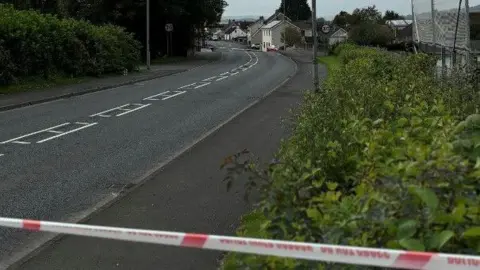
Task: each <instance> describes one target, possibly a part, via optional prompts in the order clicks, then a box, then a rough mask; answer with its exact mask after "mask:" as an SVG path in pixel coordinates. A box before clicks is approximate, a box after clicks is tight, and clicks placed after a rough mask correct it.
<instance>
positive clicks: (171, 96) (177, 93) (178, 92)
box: [162, 91, 187, 100]
mask: <svg viewBox="0 0 480 270" xmlns="http://www.w3.org/2000/svg"><path fill="white" fill-rule="evenodd" d="M174 92H176V93H175V94H173V95H170V96H167V97H164V98H162V100H167V99H169V98H173V97H176V96H179V95H182V94H185V93H186V92H187V91H174Z"/></svg>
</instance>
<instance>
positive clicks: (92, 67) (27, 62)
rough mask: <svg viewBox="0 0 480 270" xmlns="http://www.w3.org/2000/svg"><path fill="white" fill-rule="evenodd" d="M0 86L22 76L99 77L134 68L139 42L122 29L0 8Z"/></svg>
mask: <svg viewBox="0 0 480 270" xmlns="http://www.w3.org/2000/svg"><path fill="white" fill-rule="evenodd" d="M0 36H1V37H2V39H1V41H0V86H6V85H11V84H15V83H18V82H20V81H22V80H23V79H25V78H29V79H30V78H32V77H39V78H43V79H50V78H52V77H55V76H59V75H60V76H64V77H81V76H86V75H88V76H99V75H102V74H107V73H123V71H124V70H128V71H131V70H133V69H134V68H136V67H137V65H138V64H139V61H140V43H139V42H137V41H136V40H135V39H134V37H133V35H132V34H130V33H127V32H125V31H124V30H123V29H122V28H120V27H117V26H113V25H105V26H95V25H92V24H90V23H88V22H86V21H80V20H74V19H59V18H57V17H55V16H52V15H42V14H40V13H38V12H36V11H32V10H28V11H27V10H24V11H20V10H16V9H14V8H13V6H11V5H0Z"/></svg>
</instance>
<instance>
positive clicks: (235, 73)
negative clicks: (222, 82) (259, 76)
mask: <svg viewBox="0 0 480 270" xmlns="http://www.w3.org/2000/svg"><path fill="white" fill-rule="evenodd" d="M238 73H240V72H238V71H237V72H234V73H232V74H230V76H234V75H237V74H238Z"/></svg>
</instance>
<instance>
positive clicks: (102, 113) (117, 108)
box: [90, 103, 130, 117]
mask: <svg viewBox="0 0 480 270" xmlns="http://www.w3.org/2000/svg"><path fill="white" fill-rule="evenodd" d="M127 106H130V104H129V103H127V104H124V105H122V106H118V107H115V108H112V109H108V110H106V111H103V112H99V113H96V114H92V115H90V117H95V116H100V117H110V115H105V114H106V113H108V112H112V111H116V110H119V109H121V108H124V107H127Z"/></svg>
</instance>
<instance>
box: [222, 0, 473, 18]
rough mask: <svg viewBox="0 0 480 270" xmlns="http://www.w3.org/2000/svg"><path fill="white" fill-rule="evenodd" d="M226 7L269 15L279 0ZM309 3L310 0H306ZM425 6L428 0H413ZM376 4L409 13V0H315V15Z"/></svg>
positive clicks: (232, 1) (446, 0)
mask: <svg viewBox="0 0 480 270" xmlns="http://www.w3.org/2000/svg"><path fill="white" fill-rule="evenodd" d="M226 1H227V3H228V7H227V8H226V10H225V13H224V16H250V15H252V16H269V15H271V14H272V13H273V12H275V10H276V9H277V8H278V7H279V6H280V3H281V0H226ZM307 1H308V3H309V4H311V0H307ZM415 1H417V2H425V3H424V4H423V3H422V6H425V8H427V7H428V6H429V3H430V0H415ZM435 1H436V2H438V5H439V6H444V5H448V6H449V8H450V6H452V8H453V7H455V6H456V5H458V4H457V3H458V1H457V0H435ZM479 4H480V0H470V6H475V5H479ZM369 5H376V6H377V8H378V9H379V10H380V11H382V12H384V11H385V10H387V9H389V10H394V11H396V12H397V13H399V14H405V15H408V14H411V13H412V8H411V6H410V0H317V17H325V18H327V19H331V18H333V16H335V14H337V13H338V12H340V11H342V10H345V11H348V12H352V11H353V10H354V9H355V8H361V7H366V6H369Z"/></svg>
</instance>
